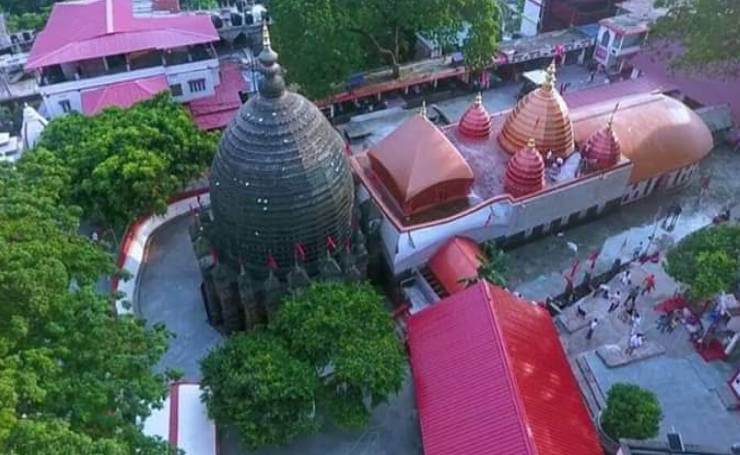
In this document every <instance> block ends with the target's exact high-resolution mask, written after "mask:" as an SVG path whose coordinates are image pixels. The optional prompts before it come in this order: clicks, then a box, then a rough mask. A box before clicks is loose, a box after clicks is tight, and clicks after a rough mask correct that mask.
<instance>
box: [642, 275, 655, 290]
mask: <svg viewBox="0 0 740 455" xmlns="http://www.w3.org/2000/svg"><path fill="white" fill-rule="evenodd" d="M642 284H643V288H642V295H645V294H647V293H648V292H653V291H654V290H655V274H654V273H651V274H649V275H648V276H646V277H645V279H644V280H643V281H642Z"/></svg>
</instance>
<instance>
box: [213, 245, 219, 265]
mask: <svg viewBox="0 0 740 455" xmlns="http://www.w3.org/2000/svg"><path fill="white" fill-rule="evenodd" d="M211 259H213V263H214V264H217V263H218V253H217V252H216V250H214V249H213V248H211Z"/></svg>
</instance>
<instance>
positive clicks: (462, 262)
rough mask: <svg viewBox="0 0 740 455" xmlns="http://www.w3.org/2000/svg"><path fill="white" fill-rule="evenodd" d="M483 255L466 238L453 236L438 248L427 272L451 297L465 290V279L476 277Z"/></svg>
mask: <svg viewBox="0 0 740 455" xmlns="http://www.w3.org/2000/svg"><path fill="white" fill-rule="evenodd" d="M483 259H484V254H483V252H482V251H481V249H480V248H479V247H478V244H477V243H475V242H474V241H472V240H470V239H469V238H467V237H458V236H455V237H453V238H451V239H449V240H448V241H447V242H445V244H444V245H442V246H441V247H439V249H438V250H437V251H435V253H434V255H432V257H431V259H429V263H428V264H429V270H430V271H431V272H432V273H433V274H434V277H435V278H437V281H439V284H441V285H442V287H443V288H444V289H445V291H447V293H448V294H450V295H452V294H454V293H456V292H458V291H462V290H463V289H465V288H466V284H467V283H466V282H465V280H466V279H472V278H476V277H477V276H478V267H480V266H481V263H482V260H483Z"/></svg>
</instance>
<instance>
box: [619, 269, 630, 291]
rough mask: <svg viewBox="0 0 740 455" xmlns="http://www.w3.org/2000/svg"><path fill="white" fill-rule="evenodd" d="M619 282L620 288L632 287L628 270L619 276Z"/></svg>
mask: <svg viewBox="0 0 740 455" xmlns="http://www.w3.org/2000/svg"><path fill="white" fill-rule="evenodd" d="M619 282H620V283H622V286H624V287H628V286H630V285H632V272H630V271H629V269H626V270H625V271H624V272H622V273H621V274H620V276H619Z"/></svg>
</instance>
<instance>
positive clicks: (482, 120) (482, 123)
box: [457, 93, 491, 138]
mask: <svg viewBox="0 0 740 455" xmlns="http://www.w3.org/2000/svg"><path fill="white" fill-rule="evenodd" d="M457 130H458V131H459V132H460V134H462V135H463V136H465V137H470V138H485V137H488V135H489V134H490V133H491V115H490V114H489V113H488V111H487V110H486V108H485V106H483V97H482V96H481V94H480V93H478V95H477V96H476V97H475V101H474V102H473V104H471V105H470V107H468V110H466V111H465V113H464V114H463V116H462V117H461V118H460V123H459V124H458V125H457Z"/></svg>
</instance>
